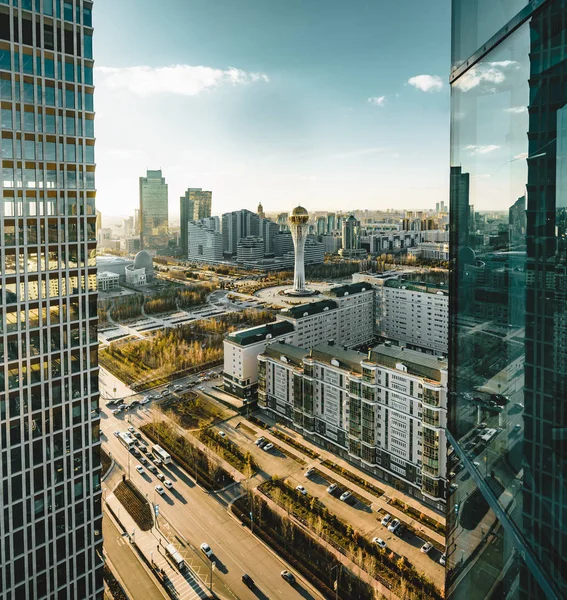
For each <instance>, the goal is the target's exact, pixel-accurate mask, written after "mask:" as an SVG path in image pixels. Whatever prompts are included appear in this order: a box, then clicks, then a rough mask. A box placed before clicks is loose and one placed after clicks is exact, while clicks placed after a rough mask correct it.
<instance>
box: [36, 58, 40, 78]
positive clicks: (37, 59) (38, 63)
mask: <svg viewBox="0 0 567 600" xmlns="http://www.w3.org/2000/svg"><path fill="white" fill-rule="evenodd" d="M35 74H36V75H38V76H39V77H41V56H36V57H35Z"/></svg>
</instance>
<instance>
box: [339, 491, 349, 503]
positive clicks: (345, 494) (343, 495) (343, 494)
mask: <svg viewBox="0 0 567 600" xmlns="http://www.w3.org/2000/svg"><path fill="white" fill-rule="evenodd" d="M351 496H352V492H349V491H348V490H347V491H346V492H343V493H342V494H341V500H342V501H343V502H346V501H347V500H348V499H349V498H350V497H351Z"/></svg>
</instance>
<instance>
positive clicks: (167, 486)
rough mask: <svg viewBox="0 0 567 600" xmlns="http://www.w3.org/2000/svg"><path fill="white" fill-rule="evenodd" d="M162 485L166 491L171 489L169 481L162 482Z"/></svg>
mask: <svg viewBox="0 0 567 600" xmlns="http://www.w3.org/2000/svg"><path fill="white" fill-rule="evenodd" d="M163 485H165V487H166V488H167V489H168V490H170V489H171V488H172V487H173V483H171V481H169V479H166V480H165V481H164V482H163Z"/></svg>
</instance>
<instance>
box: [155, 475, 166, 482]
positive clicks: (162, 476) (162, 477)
mask: <svg viewBox="0 0 567 600" xmlns="http://www.w3.org/2000/svg"><path fill="white" fill-rule="evenodd" d="M156 477H157V478H158V479H159V480H160V481H163V480H164V479H165V475H164V474H163V473H158V474H157V475H156Z"/></svg>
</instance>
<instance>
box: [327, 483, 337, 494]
mask: <svg viewBox="0 0 567 600" xmlns="http://www.w3.org/2000/svg"><path fill="white" fill-rule="evenodd" d="M337 487H338V485H337V484H336V483H331V485H330V486H329V487H328V488H327V492H328V493H329V494H332V493H333V492H334V491H335V490H336V489H337Z"/></svg>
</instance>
